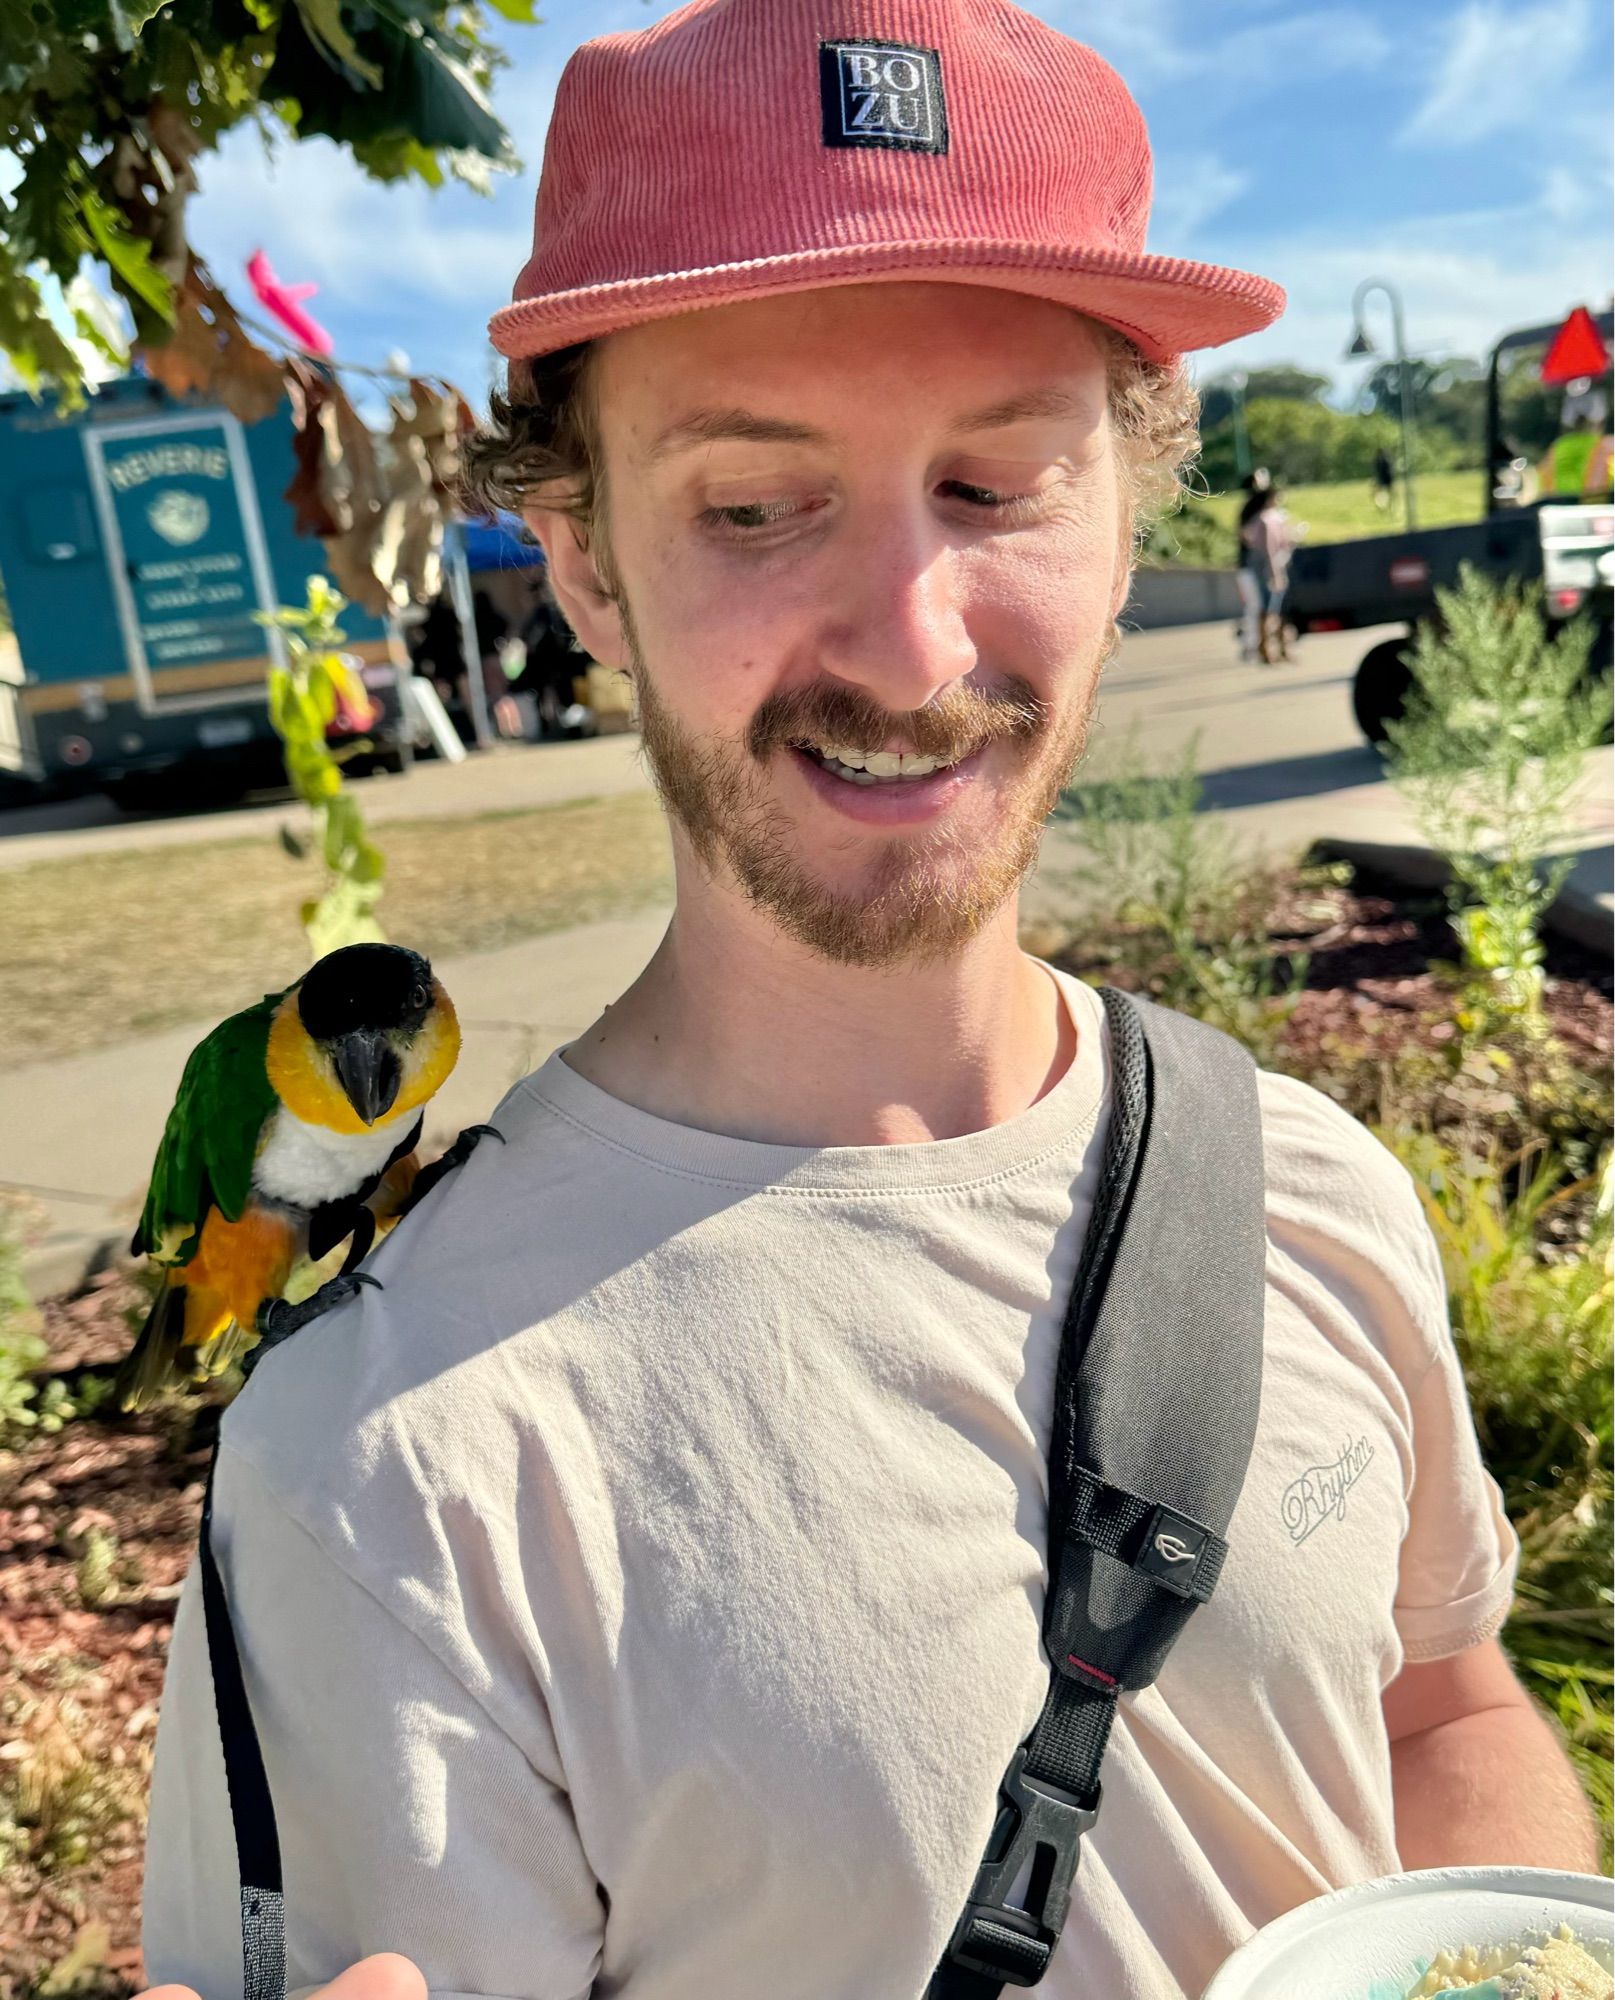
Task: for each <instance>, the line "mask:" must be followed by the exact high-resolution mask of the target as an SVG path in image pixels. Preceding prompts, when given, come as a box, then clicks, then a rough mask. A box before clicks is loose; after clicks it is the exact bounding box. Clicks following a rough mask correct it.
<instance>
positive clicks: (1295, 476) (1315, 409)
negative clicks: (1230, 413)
mask: <svg viewBox="0 0 1615 2000" xmlns="http://www.w3.org/2000/svg"><path fill="white" fill-rule="evenodd" d="M1245 424H1246V429H1247V431H1248V433H1249V436H1250V448H1251V456H1252V458H1253V459H1254V460H1255V462H1256V463H1257V464H1258V465H1265V466H1267V467H1268V468H1269V469H1270V470H1271V472H1272V473H1273V475H1274V477H1275V478H1277V479H1279V480H1282V481H1283V482H1284V484H1285V485H1287V486H1310V485H1314V484H1317V483H1320V482H1329V481H1336V480H1344V479H1364V480H1366V479H1369V478H1371V477H1372V476H1373V470H1374V454H1375V453H1376V452H1377V451H1380V450H1384V451H1388V452H1389V453H1390V454H1391V457H1392V459H1393V461H1397V462H1400V460H1399V454H1400V452H1401V439H1400V430H1399V426H1398V425H1397V424H1396V423H1394V422H1393V421H1392V419H1391V418H1389V417H1384V416H1380V415H1378V414H1371V413H1365V412H1359V411H1352V410H1337V409H1335V408H1333V407H1332V405H1330V404H1328V403H1310V402H1300V401H1296V400H1293V399H1290V398H1283V397H1264V398H1263V399H1262V400H1260V401H1258V402H1254V403H1247V404H1246V406H1245ZM1200 463H1201V468H1202V470H1203V472H1204V474H1205V477H1206V481H1207V484H1208V485H1209V486H1210V487H1211V489H1212V491H1213V492H1227V491H1228V490H1229V489H1230V488H1232V487H1233V486H1235V485H1236V484H1237V483H1238V467H1237V461H1236V455H1235V443H1234V427H1233V424H1232V422H1231V421H1230V422H1228V423H1225V424H1220V425H1218V426H1217V427H1216V428H1215V429H1214V430H1211V431H1204V432H1202V434H1201V456H1200ZM1454 463H1455V447H1454V446H1453V444H1452V442H1451V440H1450V439H1449V438H1447V437H1446V436H1445V434H1444V433H1442V432H1439V431H1436V430H1434V429H1431V430H1429V431H1421V432H1419V433H1418V435H1417V438H1416V443H1415V450H1414V464H1415V467H1416V468H1417V469H1418V470H1419V471H1437V470H1441V469H1444V468H1446V467H1449V466H1451V465H1452V464H1454Z"/></svg>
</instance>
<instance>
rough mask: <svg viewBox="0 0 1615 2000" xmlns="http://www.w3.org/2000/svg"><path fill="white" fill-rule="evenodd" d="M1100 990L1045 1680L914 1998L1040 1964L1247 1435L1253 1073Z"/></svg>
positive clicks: (1059, 1405) (1226, 1052)
mask: <svg viewBox="0 0 1615 2000" xmlns="http://www.w3.org/2000/svg"><path fill="white" fill-rule="evenodd" d="M1103 999H1104V1005H1105V1012H1106V1015H1107V1016H1108V1019H1109V1024H1110V1047H1111V1072H1112V1077H1113V1081H1114V1091H1113V1104H1112V1109H1111V1118H1110V1127H1109V1131H1108V1133H1107V1135H1106V1142H1105V1156H1104V1162H1103V1165H1102V1168H1101V1173H1100V1184H1099V1189H1098V1192H1097V1195H1096V1197H1095V1201H1094V1210H1093V1214H1092V1216H1091V1218H1090V1220H1089V1224H1088V1231H1087V1235H1086V1237H1085V1239H1084V1242H1083V1253H1082V1260H1081V1263H1080V1265H1079V1268H1078V1272H1077V1279H1076V1283H1075V1285H1074V1287H1073V1290H1072V1296H1071V1300H1070V1302H1069V1304H1068V1306H1067V1308H1066V1318H1065V1326H1064V1330H1063V1332H1062V1335H1061V1342H1060V1358H1059V1363H1058V1367H1057V1371H1056V1376H1055V1403H1054V1426H1053V1435H1052V1440H1051V1449H1050V1462H1049V1590H1048V1595H1047V1599H1046V1601H1045V1606H1044V1618H1043V1640H1044V1644H1045V1646H1046V1647H1047V1649H1048V1655H1049V1666H1050V1679H1049V1692H1048V1697H1047V1699H1046V1700H1045V1702H1044V1705H1043V1712H1042V1714H1041V1715H1040V1716H1039V1717H1038V1721H1037V1726H1036V1727H1035V1728H1034V1729H1033V1731H1032V1734H1031V1735H1030V1736H1029V1737H1028V1738H1027V1740H1026V1741H1025V1742H1024V1743H1023V1744H1022V1745H1021V1746H1020V1748H1019V1749H1018V1750H1017V1751H1016V1753H1015V1756H1014V1759H1013V1760H1012V1762H1011V1764H1010V1767H1009V1770H1008V1771H1007V1772H1006V1774H1005V1776H1004V1781H1003V1785H1002V1787H1001V1788H1000V1793H999V1810H998V1817H997V1819H996V1821H995V1823H994V1826H993V1831H992V1835H991V1837H990V1838H989V1840H988V1843H987V1851H986V1855H985V1857H984V1859H983V1861H982V1863H981V1866H980V1868H979V1869H978V1870H977V1873H976V1879H975V1882H974V1884H973V1886H972V1888H971V1891H970V1895H969V1899H968V1901H967V1902H966V1905H965V1909H964V1913H963V1915H962V1916H961V1917H960V1919H959V1922H958V1924H957V1925H956V1926H955V1929H954V1933H953V1936H952V1938H951V1939H950V1941H949V1944H948V1949H947V1951H946V1952H945V1954H944V1955H943V1959H942V1962H941V1964H940V1965H939V1966H938V1967H937V1969H936V1972H935V1973H934V1974H933V1976H932V1979H931V1984H930V1986H929V1988H928V1990H927V2000H996V1996H997V1995H998V1994H999V1993H1001V1992H1002V1991H1003V1989H1004V1987H1005V1986H1035V1985H1036V1984H1037V1983H1038V1981H1039V1980H1041V1979H1042V1977H1043V1975H1044V1973H1045V1972H1046V1971H1047V1970H1048V1966H1049V1962H1050V1960H1051V1959H1052V1957H1053V1955H1054V1948H1055V1946H1056V1944H1057V1943H1058V1942H1059V1938H1060V1931H1061V1927H1062V1926H1063V1924H1064V1922H1065V1917H1066V1913H1067V1911H1068V1909H1069V1907H1070V1902H1071V1892H1072V1885H1073V1883H1074V1881H1075V1879H1076V1872H1077V1863H1078V1860H1079V1859H1080V1855H1081V1844H1082V1837H1083V1835H1084V1834H1085V1833H1087V1832H1088V1831H1089V1830H1090V1829H1091V1828H1092V1826H1093V1825H1094V1823H1095V1820H1096V1819H1097V1817H1098V1813H1099V1807H1100V1799H1101V1787H1100V1779H1099V1768H1100V1764H1101V1762H1102V1760H1103V1757H1104V1753H1105V1744H1106V1742H1107V1740H1108V1738H1109V1735H1110V1726H1111V1723H1112V1721H1113V1720H1114V1718H1115V1713H1116V1704H1117V1701H1118V1700H1119V1698H1120V1697H1121V1695H1122V1694H1123V1693H1125V1692H1127V1691H1128V1690H1130V1689H1136V1688H1142V1687H1148V1686H1149V1684H1150V1683H1151V1681H1153V1680H1154V1679H1155V1677H1156V1675H1157V1674H1158V1673H1159V1672H1160V1669H1161V1664H1162V1662H1163V1661H1164V1660H1165V1658H1166V1655H1167V1654H1168V1652H1169V1651H1170V1650H1171V1648H1172V1645H1173V1642H1174V1641H1175V1640H1176V1639H1177V1637H1178V1634H1179V1633H1180V1632H1181V1631H1182V1630H1183V1627H1184V1625H1185V1624H1186V1623H1187V1622H1188V1619H1189V1616H1190V1614H1191V1613H1192V1612H1193V1611H1194V1609H1195V1607H1196V1606H1197V1605H1199V1604H1202V1603H1204V1602H1205V1600H1206V1599H1207V1598H1208V1597H1209V1596H1210V1595H1211V1593H1212V1590H1213V1589H1214V1588H1215V1586H1216V1582H1217V1576H1218V1573H1219V1571H1220V1570H1221V1568H1222V1564H1223V1559H1224V1557H1225V1556H1226V1555H1227V1552H1228V1547H1227V1543H1226V1541H1225V1540H1224V1539H1223V1537H1224V1534H1225V1533H1226V1530H1227V1527H1228V1523H1229V1520H1230V1519H1231V1517H1232V1515H1233V1511H1234V1507H1235V1505H1236V1503H1237V1502H1238V1499H1239V1494H1240V1488H1241V1486H1242V1485H1243V1483H1244V1479H1245V1471H1246V1467H1247V1466H1248V1464H1249V1462H1250V1453H1251V1445H1252V1442H1253V1440H1254V1438H1255V1433H1256V1418H1257V1412H1258V1407H1259V1404H1260V1398H1261V1380H1262V1329H1263V1307H1264V1263H1265V1245H1266V1218H1265V1180H1264V1176H1263V1171H1262V1131H1261V1119H1260V1112H1259V1107H1258V1103H1257V1095H1256V1070H1255V1066H1254V1064H1253V1063H1252V1061H1251V1058H1250V1056H1249V1055H1248V1054H1247V1053H1246V1051H1245V1050H1244V1049H1242V1048H1241V1047H1240V1046H1239V1045H1238V1044H1237V1043H1236V1042H1234V1041H1232V1040H1230V1039H1229V1038H1228V1037H1227V1036H1225V1035H1221V1034H1218V1033H1217V1032H1216V1031H1214V1030H1213V1029H1210V1028H1207V1027H1206V1026H1205V1025H1204V1024H1203V1023H1201V1022H1198V1021H1192V1020H1189V1019H1187V1018H1185V1017H1184V1016H1182V1015H1178V1014H1173V1013H1170V1012H1168V1011H1167V1010H1166V1009H1164V1008H1160V1007H1156V1006H1154V1005H1152V1004H1151V1003H1150V1002H1148V1001H1140V1000H1135V999H1132V998H1130V997H1129V996H1128V995H1125V994H1122V993H1118V992H1115V991H1112V990H1110V989H1106V991H1105V992H1104V994H1103Z"/></svg>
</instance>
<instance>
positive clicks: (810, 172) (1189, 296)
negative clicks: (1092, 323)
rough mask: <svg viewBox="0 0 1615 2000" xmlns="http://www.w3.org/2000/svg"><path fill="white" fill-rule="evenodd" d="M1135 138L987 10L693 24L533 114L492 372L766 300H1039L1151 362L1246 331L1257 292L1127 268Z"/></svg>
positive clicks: (1139, 148) (574, 81)
mask: <svg viewBox="0 0 1615 2000" xmlns="http://www.w3.org/2000/svg"><path fill="white" fill-rule="evenodd" d="M1150 186H1151V171H1150V147H1149V136H1148V134H1147V133H1146V131H1145V128H1144V119H1143V115H1142V113H1141V112H1140V111H1139V108H1138V106H1137V105H1136V104H1135V103H1134V102H1133V99H1132V97H1131V96H1130V95H1129V93H1128V90H1127V87H1126V85H1125V84H1124V83H1123V82H1122V80H1121V78H1120V77H1119V76H1117V74H1116V72H1115V71H1114V70H1113V69H1112V68H1111V67H1110V65H1109V64H1108V63H1106V62H1104V61H1103V60H1102V59H1101V58H1100V57H1099V56H1097V55H1095V54H1094V52H1093V50H1092V49H1089V48H1085V47H1084V46H1083V45H1082V44H1081V43H1080V42H1074V41H1072V40H1071V39H1070V38H1069V37H1068V36H1066V35H1062V34H1058V33H1056V31H1055V30H1054V29H1052V28H1050V27H1048V26H1046V25H1045V24H1044V23H1043V22H1041V21H1039V20H1036V19H1035V18H1034V17H1033V16H1032V15H1030V14H1027V13H1024V12H1022V10H1021V9H1020V8H1018V7H1013V6H1009V5H1007V4H1006V0H695V4H694V5H692V6H688V7H683V8H681V9H680V10H679V11H678V12H677V13H675V14H670V15H668V16H667V18H666V19H665V20H663V21H659V22H657V23H656V25H655V26H654V27H649V28H643V29H640V30H639V31H637V32H635V33H632V34H621V35H605V36H602V37H601V38H600V39H599V40H598V41H593V42H586V43H585V44H584V45H583V47H582V48H580V49H579V50H578V51H577V53H576V54H575V55H574V56H573V57H572V59H571V61H570V62H569V63H568V64H567V66H566V69H565V72H564V73H563V75H562V77H561V83H560V88H559V89H558V91H557V92H556V97H555V109H554V113H553V115H552V117H551V120H550V128H549V134H548V137H547V139H546V142H545V147H544V168H543V172H542V174H541V176H540V179H539V185H538V203H537V214H536V218H535V223H534V232H533V254H532V256H531V257H530V258H529V259H528V261H527V263H526V264H525V265H524V266H523V268H522V271H521V275H520V276H519V277H518V278H517V280H516V286H515V292H514V295H513V299H512V303H511V304H510V305H508V306H506V307H504V308H503V309H502V310H501V311H499V312H497V313H495V314H494V316H493V319H492V321H491V322H490V324H489V334H490V336H491V338H492V340H493V344H494V346H495V347H496V348H498V349H499V351H500V352H501V353H502V354H505V355H508V356H509V357H511V358H512V359H516V358H521V357H533V356H537V355H541V354H548V353H552V352H553V351H554V350H555V349H557V348H561V347H569V346H571V345H572V344H573V343H574V342H576V341H583V340H592V339H594V338H596V337H597V336H598V335H600V334H605V333H612V332H615V331H617V330H618V329H619V328H622V327H627V326H634V325H637V324H638V323H640V322H641V321H644V320H650V319H661V318H664V317H666V316H667V315H669V314H672V313H683V312H692V311H695V310H697V309H698V308H701V307H706V306H721V305H731V304H734V303H735V302H736V301H738V300H741V299H751V298H759V297H765V296H767V295H769V294H772V293H778V292H797V291H808V290H814V289H817V288H819V287H821V286H826V285H852V284H868V283H870V282H872V281H877V280H888V281H896V280H899V279H928V280H932V281H938V280H940V281H944V282H948V283H952V284H961V285H990V286H994V287H997V288H999V289H1001V290H1006V291H1013V292H1026V293H1030V294H1031V295H1032V296H1033V297H1035V298H1043V299H1053V300H1056V301H1057V302H1058V303H1060V304H1062V305H1068V306H1073V307H1076V308H1077V309H1078V310H1080V311H1082V312H1085V313H1089V314H1091V315H1092V316H1093V317H1094V318H1095V319H1099V320H1104V321H1106V322H1108V323H1109V324H1110V325H1111V326H1114V327H1116V328H1117V329H1118V330H1119V331H1120V332H1122V333H1124V334H1125V335H1127V337H1128V338H1129V339H1130V340H1132V341H1133V342H1134V344H1135V345H1136V346H1137V347H1138V348H1140V349H1141V350H1142V352H1143V353H1144V354H1145V355H1147V356H1148V357H1149V358H1150V359H1151V360H1162V359H1165V358H1167V357H1169V356H1174V355H1178V354H1182V353H1184V352H1186V351H1188V350H1190V349H1193V348H1200V347H1216V346H1219V345H1220V344H1221V343H1222V342H1223V341H1227V340H1233V339H1236V338H1237V337H1238V336H1239V335H1240V334H1244V333H1253V332H1255V331H1256V329H1257V328H1258V327H1264V326H1267V325H1269V324H1270V323H1271V322H1272V321H1273V320H1275V319H1277V318H1278V316H1279V314H1280V313H1281V312H1282V311H1283V309H1284V294H1283V292H1282V291H1281V290H1280V288H1279V287H1278V286H1277V285H1275V284H1273V283H1272V282H1271V280H1269V279H1267V278H1258V277H1254V276H1252V275H1251V274H1250V273H1249V272H1246V271H1234V270H1227V269H1224V268H1222V267H1220V266H1218V265H1214V264H1193V263H1188V262H1186V261H1185V260H1184V259H1183V258H1181V257H1161V256H1154V255H1151V254H1150V253H1148V252H1147V251H1146V250H1145V248H1144V232H1145V227H1146V224H1147V223H1148V220H1149V207H1150Z"/></svg>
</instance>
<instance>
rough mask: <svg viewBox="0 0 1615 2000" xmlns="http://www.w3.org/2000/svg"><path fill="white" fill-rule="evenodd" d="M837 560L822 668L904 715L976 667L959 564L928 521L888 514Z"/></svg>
mask: <svg viewBox="0 0 1615 2000" xmlns="http://www.w3.org/2000/svg"><path fill="white" fill-rule="evenodd" d="M842 564H843V566H842V569H841V572H840V575H839V578H838V587H837V588H836V589H835V591H834V592H833V593H832V594H831V598H830V602H829V603H828V605H827V606H826V607H825V609H826V611H827V613H828V616H827V617H826V620H825V626H824V629H823V631H822V633H821V637H820V645H819V664H820V666H821V667H822V668H823V669H824V671H825V672H827V673H830V674H833V675H834V676H835V677H836V679H838V680H843V681H847V682H849V683H851V684H852V685H853V686H855V687H860V688H862V689H863V690H864V691H865V692H866V693H867V694H868V695H870V696H871V697H872V698H873V699H874V700H875V701H878V702H879V703H880V704H881V705H882V707H884V708H888V709H891V710H892V711H893V712H894V713H905V712H908V711H910V710H913V709H917V708H923V707H924V706H925V704H926V703H927V702H928V701H930V700H931V699H932V697H933V696H934V695H936V694H938V693H940V692H941V690H942V689H943V688H945V687H948V686H951V684H952V683H953V682H955V681H958V680H962V679H963V678H964V676H965V675H966V674H968V673H969V672H970V671H971V669H972V668H973V667H974V666H975V664H976V648H975V644H974V641H973V640H972V639H971V637H970V634H969V632H968V630H967V629H966V624H965V615H964V602H963V588H964V578H963V574H962V565H961V564H960V562H959V559H958V555H957V552H956V551H955V550H954V549H953V548H951V547H950V546H949V543H948V541H947V538H946V536H945V535H944V534H942V533H941V532H940V531H939V530H938V528H937V527H936V526H935V525H934V524H932V523H929V522H914V521H909V520H903V519H888V520H886V521H885V522H883V523H882V524H881V525H880V526H879V527H878V528H877V529H875V530H873V531H872V532H871V533H870V534H869V535H867V536H865V537H863V538H861V539H860V540H859V542H858V545H857V549H856V551H855V552H854V553H852V554H850V555H848V556H845V557H843V558H842Z"/></svg>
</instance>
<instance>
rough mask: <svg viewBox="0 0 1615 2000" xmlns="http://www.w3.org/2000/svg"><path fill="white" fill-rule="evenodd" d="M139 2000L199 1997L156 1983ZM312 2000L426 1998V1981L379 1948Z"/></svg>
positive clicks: (406, 1962) (403, 1961)
mask: <svg viewBox="0 0 1615 2000" xmlns="http://www.w3.org/2000/svg"><path fill="white" fill-rule="evenodd" d="M140 2000H200V1997H199V1995H197V1994H195V1993H193V1992H192V1991H191V1989H190V1988H189V1987H188V1986H153V1987H152V1988H151V1990H150V1991H149V1992H146V1993H142V1994H141V1995H140ZM312 2000H426V1981H425V1980H424V1979H423V1978H422V1977H421V1975H420V1973H419V1971H418V1970H417V1969H416V1967H414V1966H413V1965H411V1964H410V1962H409V1960H408V1959H407V1958H400V1957H399V1956H398V1954H397V1952H395V1951H378V1952H377V1953H376V1955H375V1957H374V1958H362V1959H360V1961H359V1963H358V1964H357V1965H350V1966H349V1967H348V1969H347V1971H346V1972H344V1973H342V1974H341V1975H340V1976H339V1977H338V1978H336V1979H333V1980H332V1981H331V1983H330V1985H329V1986H322V1987H321V1988H320V1990H319V1992H318V1993H316V1994H314V1995H313V1996H312Z"/></svg>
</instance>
